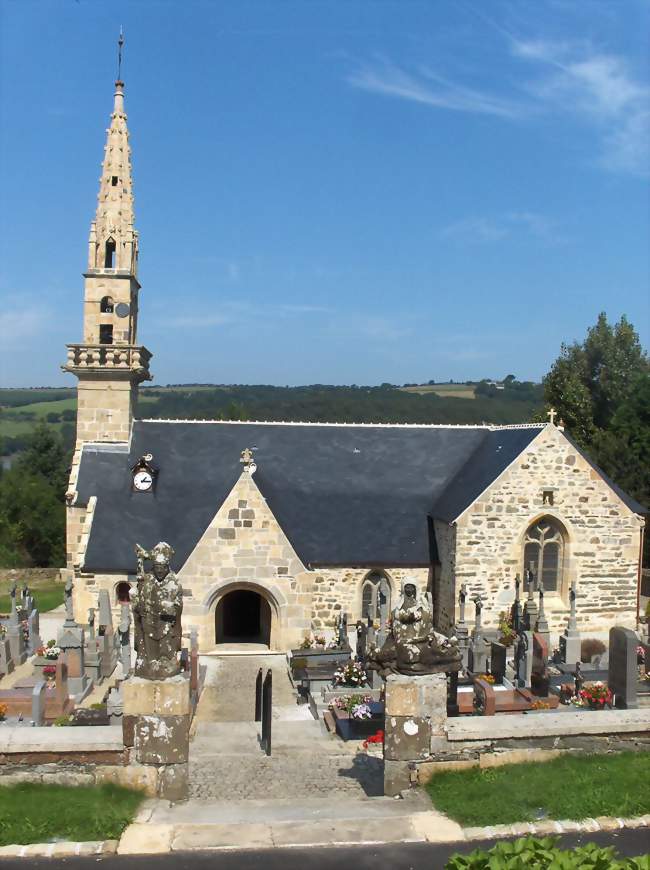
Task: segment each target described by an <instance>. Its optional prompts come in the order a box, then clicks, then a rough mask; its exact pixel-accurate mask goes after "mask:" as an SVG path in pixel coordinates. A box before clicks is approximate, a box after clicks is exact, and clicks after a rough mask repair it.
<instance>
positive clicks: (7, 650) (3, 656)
mask: <svg viewBox="0 0 650 870" xmlns="http://www.w3.org/2000/svg"><path fill="white" fill-rule="evenodd" d="M14 667H15V666H14V660H13V659H12V657H11V645H10V643H9V640H8V638H6V637H0V676H3V675H6V674H12V673H13V671H14Z"/></svg>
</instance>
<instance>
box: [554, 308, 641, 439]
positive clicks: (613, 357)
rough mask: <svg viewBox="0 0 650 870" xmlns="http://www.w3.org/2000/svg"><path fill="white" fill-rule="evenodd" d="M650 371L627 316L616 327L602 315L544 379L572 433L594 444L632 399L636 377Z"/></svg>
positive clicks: (565, 349) (564, 349)
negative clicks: (622, 407)
mask: <svg viewBox="0 0 650 870" xmlns="http://www.w3.org/2000/svg"><path fill="white" fill-rule="evenodd" d="M649 371H650V366H649V363H648V357H647V355H646V354H645V353H644V351H643V349H642V348H641V343H640V341H639V336H638V335H637V333H636V332H635V330H634V327H633V326H632V324H631V323H629V321H628V320H627V318H626V317H625V315H623V317H621V319H620V321H619V322H618V323H615V324H614V325H613V326H612V325H611V324H610V323H609V322H608V320H607V315H606V314H605V313H601V314H600V315H599V316H598V321H597V322H596V325H595V326H592V327H591V328H590V329H589V331H588V332H587V337H586V338H585V340H584V341H583V342H582V343H579V342H575V343H574V344H571V345H565V344H563V345H562V350H561V352H560V356H559V357H558V359H557V360H556V361H555V363H554V364H553V366H552V367H551V370H550V372H549V373H548V374H547V375H546V377H545V378H544V398H545V400H546V402H547V404H548V405H550V406H552V407H554V408H555V409H556V411H558V413H559V415H560V416H561V418H562V419H563V420H564V422H565V423H566V425H567V427H568V429H569V430H570V432H571V434H572V436H573V437H574V438H575V439H576V441H578V442H579V443H580V444H581V445H582V446H584V447H588V446H590V445H591V444H592V443H593V442H594V440H595V439H596V437H597V435H598V433H599V431H603V430H606V429H608V427H609V425H610V423H611V420H612V418H613V416H614V415H615V414H616V412H617V410H618V408H619V407H620V406H621V405H622V404H623V403H624V402H625V401H626V400H627V399H628V398H629V396H630V392H631V389H632V384H633V382H634V381H635V379H636V378H637V377H638V376H639V375H642V374H647V373H648V372H649Z"/></svg>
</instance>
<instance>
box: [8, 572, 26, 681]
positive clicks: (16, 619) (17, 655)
mask: <svg viewBox="0 0 650 870" xmlns="http://www.w3.org/2000/svg"><path fill="white" fill-rule="evenodd" d="M9 594H10V597H11V614H10V616H9V624H8V625H7V640H8V641H9V646H10V647H11V658H12V659H13V662H14V666H15V667H18V665H22V664H23V663H24V662H26V661H27V650H26V649H25V635H24V634H23V626H22V623H21V619H20V614H19V613H18V608H17V606H16V583H15V582H14V584H13V586H12V587H11V591H10V593H9Z"/></svg>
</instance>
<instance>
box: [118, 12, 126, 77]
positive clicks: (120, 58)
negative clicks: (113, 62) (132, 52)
mask: <svg viewBox="0 0 650 870" xmlns="http://www.w3.org/2000/svg"><path fill="white" fill-rule="evenodd" d="M123 45H124V31H123V29H122V25H120V38H119V39H118V40H117V80H118V82H119V81H121V80H122V78H121V77H122V46H123Z"/></svg>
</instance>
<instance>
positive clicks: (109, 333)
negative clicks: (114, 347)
mask: <svg viewBox="0 0 650 870" xmlns="http://www.w3.org/2000/svg"><path fill="white" fill-rule="evenodd" d="M99 343H100V344H113V325H112V324H111V323H100V324H99Z"/></svg>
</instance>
